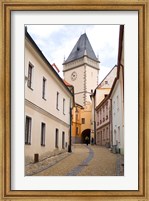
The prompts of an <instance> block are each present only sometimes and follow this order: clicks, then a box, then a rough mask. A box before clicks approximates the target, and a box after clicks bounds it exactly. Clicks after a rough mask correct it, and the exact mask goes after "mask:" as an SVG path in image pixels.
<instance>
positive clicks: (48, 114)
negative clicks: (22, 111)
mask: <svg viewBox="0 0 149 201" xmlns="http://www.w3.org/2000/svg"><path fill="white" fill-rule="evenodd" d="M25 105H26V106H28V107H30V108H32V109H34V110H35V111H37V112H39V113H41V114H43V115H45V116H47V117H49V118H51V119H53V120H54V121H57V122H58V123H61V124H62V125H64V126H66V127H67V128H69V127H70V125H69V124H67V123H66V122H64V121H62V120H61V119H59V118H57V117H56V116H54V115H53V114H51V113H50V112H47V111H46V110H44V109H42V108H41V107H39V106H38V105H36V104H34V103H32V102H31V101H29V100H27V99H25Z"/></svg>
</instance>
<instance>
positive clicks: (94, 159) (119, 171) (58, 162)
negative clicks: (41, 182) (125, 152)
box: [26, 144, 124, 176]
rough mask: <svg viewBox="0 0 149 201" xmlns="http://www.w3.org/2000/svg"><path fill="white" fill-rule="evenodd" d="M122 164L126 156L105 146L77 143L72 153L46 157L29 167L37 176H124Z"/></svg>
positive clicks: (31, 173) (32, 173)
mask: <svg viewBox="0 0 149 201" xmlns="http://www.w3.org/2000/svg"><path fill="white" fill-rule="evenodd" d="M122 164H124V157H123V156H122V155H120V154H113V153H112V152H110V150H109V149H107V148H105V147H101V146H97V145H88V146H87V145H83V144H75V145H73V146H72V153H68V152H66V153H65V154H60V155H58V156H56V157H52V158H50V159H46V160H45V161H44V162H43V163H38V164H35V165H34V166H32V167H30V168H28V169H30V170H29V172H30V175H35V176H116V175H117V176H123V175H124V169H123V166H122ZM29 172H28V174H29ZM26 173H27V168H26Z"/></svg>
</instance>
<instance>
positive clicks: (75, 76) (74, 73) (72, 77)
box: [71, 71, 77, 81]
mask: <svg viewBox="0 0 149 201" xmlns="http://www.w3.org/2000/svg"><path fill="white" fill-rule="evenodd" d="M76 79H77V73H76V72H75V71H74V72H72V74H71V80H73V81H74V80H76Z"/></svg>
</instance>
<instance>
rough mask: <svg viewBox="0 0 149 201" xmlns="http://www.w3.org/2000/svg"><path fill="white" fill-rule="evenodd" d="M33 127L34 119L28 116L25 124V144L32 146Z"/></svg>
mask: <svg viewBox="0 0 149 201" xmlns="http://www.w3.org/2000/svg"><path fill="white" fill-rule="evenodd" d="M31 126H32V118H31V117H28V116H26V122H25V144H28V145H30V144H31Z"/></svg>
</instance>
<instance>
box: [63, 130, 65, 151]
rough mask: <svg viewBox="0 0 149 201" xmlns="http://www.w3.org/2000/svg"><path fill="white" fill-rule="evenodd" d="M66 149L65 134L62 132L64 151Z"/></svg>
mask: <svg viewBox="0 0 149 201" xmlns="http://www.w3.org/2000/svg"><path fill="white" fill-rule="evenodd" d="M64 148H65V132H62V149H64Z"/></svg>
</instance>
